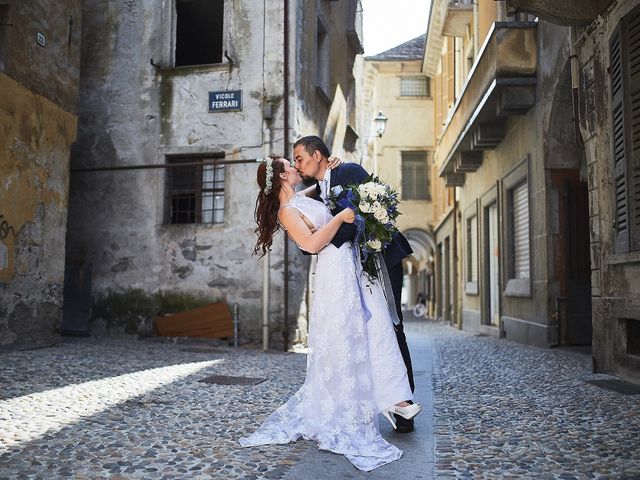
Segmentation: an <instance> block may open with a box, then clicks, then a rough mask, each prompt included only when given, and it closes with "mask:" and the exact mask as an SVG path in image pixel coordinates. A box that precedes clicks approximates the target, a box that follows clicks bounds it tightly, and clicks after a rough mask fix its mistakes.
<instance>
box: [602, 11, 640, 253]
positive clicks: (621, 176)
mask: <svg viewBox="0 0 640 480" xmlns="http://www.w3.org/2000/svg"><path fill="white" fill-rule="evenodd" d="M639 51H640V7H639V8H635V9H634V10H632V11H631V12H630V13H628V14H627V15H626V16H625V17H623V18H622V20H621V21H620V24H619V25H618V27H617V28H616V31H615V32H614V33H613V35H612V36H611V39H610V41H609V60H610V67H609V71H610V81H611V119H612V122H611V133H612V142H611V144H612V158H613V161H612V168H613V183H614V185H613V187H614V199H613V201H614V235H615V251H616V253H624V252H629V251H635V250H640V162H638V161H632V159H634V158H638V156H639V155H640V121H638V118H640V55H638V54H637V52H639Z"/></svg>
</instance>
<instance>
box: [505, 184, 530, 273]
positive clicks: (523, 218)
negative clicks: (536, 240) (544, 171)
mask: <svg viewBox="0 0 640 480" xmlns="http://www.w3.org/2000/svg"><path fill="white" fill-rule="evenodd" d="M509 200H510V213H511V225H512V226H513V232H512V236H513V238H512V239H511V242H510V247H511V254H512V257H513V262H512V268H511V278H529V186H528V185H527V184H526V183H522V184H521V185H518V186H517V187H515V188H513V189H512V190H510V199H509Z"/></svg>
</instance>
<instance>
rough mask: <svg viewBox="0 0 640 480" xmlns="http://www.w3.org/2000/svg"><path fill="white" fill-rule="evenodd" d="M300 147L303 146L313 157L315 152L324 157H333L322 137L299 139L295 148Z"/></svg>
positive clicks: (294, 145)
mask: <svg viewBox="0 0 640 480" xmlns="http://www.w3.org/2000/svg"><path fill="white" fill-rule="evenodd" d="M298 145H302V147H303V148H304V149H305V151H306V152H307V153H308V154H309V155H313V152H315V151H316V150H318V151H319V152H320V153H321V154H322V156H324V157H326V158H329V157H330V156H331V153H330V152H329V148H328V147H327V144H326V143H324V142H323V141H322V139H321V138H320V137H317V136H315V135H307V136H306V137H302V138H300V139H298V140H297V141H296V143H294V144H293V148H296V147H297V146H298Z"/></svg>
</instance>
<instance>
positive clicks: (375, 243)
mask: <svg viewBox="0 0 640 480" xmlns="http://www.w3.org/2000/svg"><path fill="white" fill-rule="evenodd" d="M367 247H369V248H370V249H371V250H373V251H375V252H379V251H380V250H382V242H380V240H378V239H377V238H375V239H373V240H369V241H368V242H367Z"/></svg>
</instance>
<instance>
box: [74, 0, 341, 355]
mask: <svg viewBox="0 0 640 480" xmlns="http://www.w3.org/2000/svg"><path fill="white" fill-rule="evenodd" d="M83 7H84V11H85V12H87V16H86V17H87V18H86V24H85V26H86V28H85V30H84V31H83V53H82V59H83V61H82V72H83V76H82V82H81V111H80V125H79V140H78V143H77V145H76V148H75V149H74V153H73V157H72V162H73V166H74V167H76V168H87V167H95V166H103V167H104V166H115V165H144V164H163V163H165V162H166V161H167V158H168V157H172V156H189V155H195V156H217V155H220V154H226V157H225V160H248V163H244V164H234V165H227V166H226V167H225V168H226V174H225V223H224V224H223V225H200V224H182V225H169V224H166V222H165V201H166V200H165V183H166V171H165V170H164V169H145V170H140V169H138V170H126V171H98V172H77V173H74V174H73V176H72V184H71V202H70V222H69V235H68V244H69V248H68V267H69V268H71V267H72V266H73V268H76V269H77V268H78V264H79V265H80V269H82V268H83V267H84V268H85V269H88V267H89V266H90V268H91V272H92V273H91V283H92V292H91V303H92V304H93V313H92V319H91V322H92V323H91V329H92V330H94V331H97V330H99V329H103V328H105V327H107V328H109V329H111V328H115V329H118V330H124V331H127V332H140V331H145V330H147V329H149V328H150V324H149V319H150V318H151V317H153V316H154V315H157V314H158V313H165V312H168V311H173V310H180V309H186V308H189V307H192V306H196V305H198V304H200V303H202V302H207V301H215V300H224V301H226V302H227V303H228V304H229V305H230V306H233V304H236V303H237V304H238V306H239V312H240V337H241V341H242V342H251V343H254V344H257V343H260V342H261V339H262V288H263V272H262V266H263V261H259V260H258V259H256V258H255V257H252V256H251V252H252V250H253V246H254V244H255V240H256V236H255V234H254V232H253V231H254V228H255V222H254V218H253V211H254V206H255V198H256V194H257V185H256V183H255V175H256V163H255V162H254V161H253V160H252V159H255V158H258V157H264V156H265V155H266V154H268V153H271V152H273V153H284V154H285V155H290V152H284V145H283V131H284V130H283V122H284V118H283V113H284V112H283V111H284V108H283V102H282V98H283V95H284V92H283V84H284V81H283V66H284V64H283V55H284V48H283V44H282V40H283V6H282V2H276V1H269V2H266V3H260V4H257V3H255V2H252V1H249V0H246V1H233V2H232V1H226V2H225V8H224V12H225V13H224V35H223V50H224V51H226V52H227V55H228V57H229V58H230V59H231V61H229V59H226V58H225V59H223V63H221V64H215V65H204V66H192V67H173V66H172V65H173V53H172V52H173V49H174V42H175V38H174V35H175V33H174V30H175V13H174V10H173V9H174V5H173V2H165V3H163V4H162V6H159V5H158V3H157V2H156V1H152V0H137V1H133V2H125V3H123V4H120V3H115V2H110V1H106V0H85V1H84V4H83ZM296 14H297V11H296V10H295V9H292V10H291V15H292V17H291V23H292V25H294V24H295V22H296V17H295V15H296ZM314 21H315V20H314ZM302 34H303V32H300V31H297V30H295V29H294V30H292V31H291V32H290V35H291V36H292V40H291V43H292V46H294V45H296V42H297V40H296V38H295V37H296V35H302ZM292 52H293V50H292ZM291 58H292V59H293V58H294V54H293V53H292V54H291ZM305 58H308V57H305ZM151 59H153V63H154V64H155V65H156V66H154V65H151V63H150V60H151ZM306 61H308V62H309V61H311V60H310V59H308V60H306ZM312 68H313V65H311V64H309V65H307V64H291V65H290V74H291V82H290V95H288V96H287V97H289V96H291V97H292V98H291V99H290V106H291V108H292V110H291V113H290V118H289V121H290V125H291V124H294V122H295V121H296V119H300V118H305V119H306V118H311V117H313V122H315V123H314V124H319V123H322V120H317V119H318V118H320V117H322V115H323V114H322V113H318V112H315V111H310V112H307V111H305V112H303V113H299V112H300V111H301V109H302V107H301V105H303V104H305V101H304V99H301V98H300V97H301V95H303V93H300V92H299V91H297V90H296V88H295V85H296V83H295V82H296V78H299V77H301V76H304V75H306V74H307V72H308V71H309V70H310V69H312ZM341 68H342V69H343V70H344V67H341ZM214 90H242V92H243V108H242V111H239V112H225V113H220V112H219V113H210V112H209V111H208V92H209V91H214ZM314 95H315V92H314ZM296 112H298V113H299V115H298V114H297V113H296ZM324 115H325V116H326V112H325V113H324ZM309 122H311V120H309ZM290 131H291V133H290V136H289V141H290V143H292V142H293V141H294V140H295V137H294V135H293V132H292V129H291V128H290ZM303 133H304V134H310V133H318V131H317V130H306V129H305V130H304V132H303ZM283 248H284V240H283V235H282V233H279V234H278V235H277V236H276V238H275V239H274V248H273V252H272V254H271V258H270V261H271V263H270V269H269V271H270V290H269V292H270V305H269V309H270V314H271V318H270V321H271V325H270V335H269V337H270V344H271V346H272V347H273V348H279V347H280V346H281V345H282V325H283V311H284V305H283V279H284V264H283ZM289 252H290V253H289V261H290V263H289V274H290V282H289V312H290V313H289V317H290V322H289V323H290V330H291V335H290V338H291V339H295V338H296V337H297V338H299V339H301V340H304V338H305V336H306V311H307V303H306V290H307V272H308V265H309V258H308V257H303V256H302V255H301V254H300V253H299V252H298V250H297V248H296V247H295V245H293V244H290V246H289ZM167 299H170V301H168V300H167Z"/></svg>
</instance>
